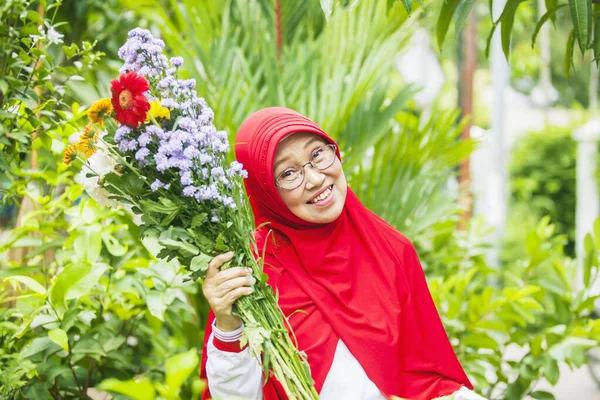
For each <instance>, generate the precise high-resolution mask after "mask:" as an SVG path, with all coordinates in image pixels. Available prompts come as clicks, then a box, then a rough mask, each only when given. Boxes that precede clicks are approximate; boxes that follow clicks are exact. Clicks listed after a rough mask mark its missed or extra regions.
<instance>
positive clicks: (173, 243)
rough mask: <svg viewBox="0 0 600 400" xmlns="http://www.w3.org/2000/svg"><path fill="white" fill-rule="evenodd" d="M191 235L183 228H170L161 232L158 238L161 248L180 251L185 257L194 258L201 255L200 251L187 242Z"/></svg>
mask: <svg viewBox="0 0 600 400" xmlns="http://www.w3.org/2000/svg"><path fill="white" fill-rule="evenodd" d="M189 238H190V235H189V234H188V233H187V232H186V231H185V229H181V228H169V229H168V230H166V231H164V232H161V234H160V236H159V237H158V243H159V244H160V245H161V246H164V247H166V248H167V249H170V250H176V251H178V252H179V253H180V254H181V255H182V256H184V257H193V256H195V255H198V253H200V250H199V249H198V248H197V247H196V246H194V245H193V244H191V243H188V242H187V240H188V239H189Z"/></svg>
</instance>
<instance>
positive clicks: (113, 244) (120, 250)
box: [102, 232, 127, 257]
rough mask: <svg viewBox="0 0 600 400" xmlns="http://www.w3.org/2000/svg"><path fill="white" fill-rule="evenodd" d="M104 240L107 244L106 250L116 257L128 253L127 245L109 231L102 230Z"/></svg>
mask: <svg viewBox="0 0 600 400" xmlns="http://www.w3.org/2000/svg"><path fill="white" fill-rule="evenodd" d="M102 241H103V242H104V245H105V246H106V250H108V252H109V253H110V254H112V255H113V256H115V257H121V256H124V255H125V253H127V246H123V245H122V244H121V243H119V240H118V239H117V238H115V237H114V236H113V235H111V234H110V233H108V232H102Z"/></svg>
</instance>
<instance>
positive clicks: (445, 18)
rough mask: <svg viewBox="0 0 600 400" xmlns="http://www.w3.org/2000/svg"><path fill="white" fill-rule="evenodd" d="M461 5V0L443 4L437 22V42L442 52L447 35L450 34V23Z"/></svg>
mask: <svg viewBox="0 0 600 400" xmlns="http://www.w3.org/2000/svg"><path fill="white" fill-rule="evenodd" d="M459 4H460V0H444V3H443V4H442V9H441V11H440V15H439V17H438V20H437V28H436V33H437V42H438V47H439V48H440V50H441V49H442V46H443V44H444V39H445V38H446V34H447V33H448V28H449V27H450V21H452V17H453V16H454V12H455V11H456V8H457V7H458V5H459Z"/></svg>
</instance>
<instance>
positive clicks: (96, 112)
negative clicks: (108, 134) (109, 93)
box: [88, 97, 113, 126]
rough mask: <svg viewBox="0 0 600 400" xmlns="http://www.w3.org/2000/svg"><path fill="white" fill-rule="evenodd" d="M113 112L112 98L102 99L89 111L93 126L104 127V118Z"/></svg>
mask: <svg viewBox="0 0 600 400" xmlns="http://www.w3.org/2000/svg"><path fill="white" fill-rule="evenodd" d="M112 112H113V105H112V102H111V101H110V98H108V97H107V98H105V99H100V100H98V101H97V102H95V103H94V104H92V106H91V107H90V109H89V110H88V118H89V120H90V121H91V122H92V123H93V124H99V125H101V126H104V118H105V117H106V116H107V115H109V114H110V113H112Z"/></svg>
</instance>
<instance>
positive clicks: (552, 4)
mask: <svg viewBox="0 0 600 400" xmlns="http://www.w3.org/2000/svg"><path fill="white" fill-rule="evenodd" d="M545 2H546V10H552V9H553V8H556V6H557V4H558V0H545ZM551 19H552V22H554V21H556V15H553V16H552V17H551Z"/></svg>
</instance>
